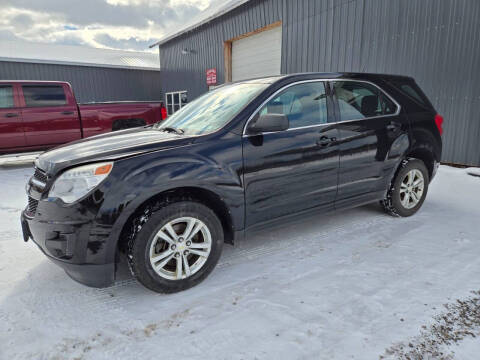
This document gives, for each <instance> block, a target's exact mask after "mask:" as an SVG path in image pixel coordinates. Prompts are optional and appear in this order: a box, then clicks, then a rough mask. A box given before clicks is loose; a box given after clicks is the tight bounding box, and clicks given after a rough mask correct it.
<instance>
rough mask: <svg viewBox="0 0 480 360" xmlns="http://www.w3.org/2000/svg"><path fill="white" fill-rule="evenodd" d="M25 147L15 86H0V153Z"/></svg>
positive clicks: (3, 84)
mask: <svg viewBox="0 0 480 360" xmlns="http://www.w3.org/2000/svg"><path fill="white" fill-rule="evenodd" d="M25 146H26V141H25V134H24V129H23V123H22V112H21V108H20V107H19V103H18V98H17V96H16V85H14V84H5V83H2V84H1V85H0V151H1V150H7V149H8V150H14V149H15V148H22V147H25Z"/></svg>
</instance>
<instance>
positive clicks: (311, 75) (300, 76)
mask: <svg viewBox="0 0 480 360" xmlns="http://www.w3.org/2000/svg"><path fill="white" fill-rule="evenodd" d="M342 78H348V79H352V78H353V79H364V80H368V79H372V80H376V79H404V80H407V79H408V80H412V78H411V77H408V76H404V75H395V74H380V73H361V72H305V73H295V74H287V75H277V76H269V77H261V78H253V79H246V80H241V81H237V82H235V83H261V84H274V83H276V82H277V81H285V80H287V81H288V80H291V81H295V80H313V79H342Z"/></svg>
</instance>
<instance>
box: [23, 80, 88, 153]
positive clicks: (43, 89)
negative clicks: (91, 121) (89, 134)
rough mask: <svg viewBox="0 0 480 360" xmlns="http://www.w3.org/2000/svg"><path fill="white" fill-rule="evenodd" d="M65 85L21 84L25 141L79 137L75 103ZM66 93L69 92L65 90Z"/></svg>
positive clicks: (36, 143)
mask: <svg viewBox="0 0 480 360" xmlns="http://www.w3.org/2000/svg"><path fill="white" fill-rule="evenodd" d="M66 90H67V89H66V85H63V84H58V85H50V84H49V85H46V84H45V85H44V84H28V85H22V92H23V97H24V99H25V107H24V108H23V110H22V116H23V121H24V125H25V137H26V140H27V145H29V146H40V145H56V144H63V143H67V142H70V141H73V140H78V139H81V137H82V132H81V129H80V120H79V114H78V110H77V105H76V103H75V100H74V99H73V98H72V97H67V96H66V94H67V92H66ZM68 93H69V92H68Z"/></svg>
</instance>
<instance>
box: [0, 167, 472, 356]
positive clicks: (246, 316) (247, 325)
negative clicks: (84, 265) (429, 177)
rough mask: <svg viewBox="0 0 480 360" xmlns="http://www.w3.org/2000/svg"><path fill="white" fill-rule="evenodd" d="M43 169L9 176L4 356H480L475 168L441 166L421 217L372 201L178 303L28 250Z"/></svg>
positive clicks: (280, 242) (225, 270)
mask: <svg viewBox="0 0 480 360" xmlns="http://www.w3.org/2000/svg"><path fill="white" fill-rule="evenodd" d="M31 174H32V170H31V169H12V170H0V184H1V194H0V259H1V261H0V359H36V360H37V359H39V360H41V359H85V360H86V359H146V358H164V359H171V358H174V357H175V358H178V359H182V358H188V359H305V358H315V359H378V358H380V357H381V356H382V357H384V358H386V359H397V358H399V359H406V357H407V356H411V355H412V354H417V355H418V356H419V357H417V358H418V359H422V358H429V357H428V351H429V352H430V353H436V354H437V355H436V357H434V358H438V359H450V358H453V359H461V360H467V359H475V358H478V353H479V352H480V338H479V337H478V336H479V335H480V309H479V304H480V300H479V299H478V297H479V295H478V293H472V291H478V290H480V256H479V255H480V225H479V222H480V178H479V177H475V176H470V175H468V174H467V172H466V171H465V170H462V169H455V168H450V167H445V166H441V168H440V170H439V174H438V175H437V178H435V180H434V181H433V183H432V185H431V188H430V192H429V195H428V197H427V200H426V202H425V204H424V206H423V208H422V209H421V210H420V211H419V212H418V213H417V214H416V215H415V216H413V217H410V218H407V219H401V218H392V217H390V216H387V215H385V214H384V213H383V212H382V211H381V210H380V209H379V207H378V206H377V205H369V206H364V207H361V208H358V209H353V210H349V211H344V212H340V213H337V214H332V215H328V216H327V215H321V216H317V217H316V218H312V219H308V220H305V221H303V222H299V223H296V224H294V225H288V226H284V227H283V228H277V229H274V230H270V231H263V232H261V233H258V234H255V235H251V236H249V237H248V239H247V240H246V241H244V242H242V243H240V244H237V245H236V246H235V247H231V246H226V247H225V251H224V254H223V256H222V258H221V260H220V263H219V265H218V267H217V268H216V269H215V270H214V272H213V273H212V274H211V275H210V277H209V278H208V279H207V280H206V281H204V282H203V283H202V284H200V285H199V286H197V287H195V288H193V289H190V290H187V291H185V292H182V293H178V294H173V295H159V294H155V293H152V292H150V291H148V290H146V289H144V288H142V287H141V286H140V285H139V284H137V283H136V282H135V281H134V280H133V279H131V278H128V277H126V278H125V279H124V280H121V281H118V282H117V283H116V284H115V285H114V286H112V287H110V288H106V289H93V288H88V287H85V286H83V285H80V284H78V283H76V282H74V281H73V280H71V279H70V278H68V276H67V275H66V274H65V273H64V272H63V271H62V270H61V269H60V268H58V267H56V266H55V265H54V264H52V263H50V262H49V261H48V260H47V259H46V258H45V257H44V256H43V255H42V254H41V252H40V251H39V250H38V249H37V248H36V246H35V245H34V244H33V243H32V242H31V241H30V242H28V243H24V242H23V240H22V237H21V230H20V225H19V216H20V211H21V209H22V208H23V207H24V205H25V202H26V199H25V194H24V184H25V182H26V181H27V179H28V177H29V176H30V175H31ZM457 299H458V300H459V301H460V302H458V301H457ZM462 303H463V304H464V305H459V304H462ZM445 304H446V306H445ZM472 335H476V336H477V337H476V338H474V337H473V336H472ZM432 340H433V341H432ZM437 340H438V341H437ZM445 343H448V344H449V345H445ZM426 349H427V350H426ZM442 354H443V355H442ZM410 358H412V357H410ZM413 358H414V357H413Z"/></svg>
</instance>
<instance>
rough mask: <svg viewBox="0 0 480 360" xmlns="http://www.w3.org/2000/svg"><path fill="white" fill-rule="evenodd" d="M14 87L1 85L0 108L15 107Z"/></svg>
mask: <svg viewBox="0 0 480 360" xmlns="http://www.w3.org/2000/svg"><path fill="white" fill-rule="evenodd" d="M14 106H15V105H14V104H13V89H12V87H11V86H0V109H6V108H13V107H14Z"/></svg>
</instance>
